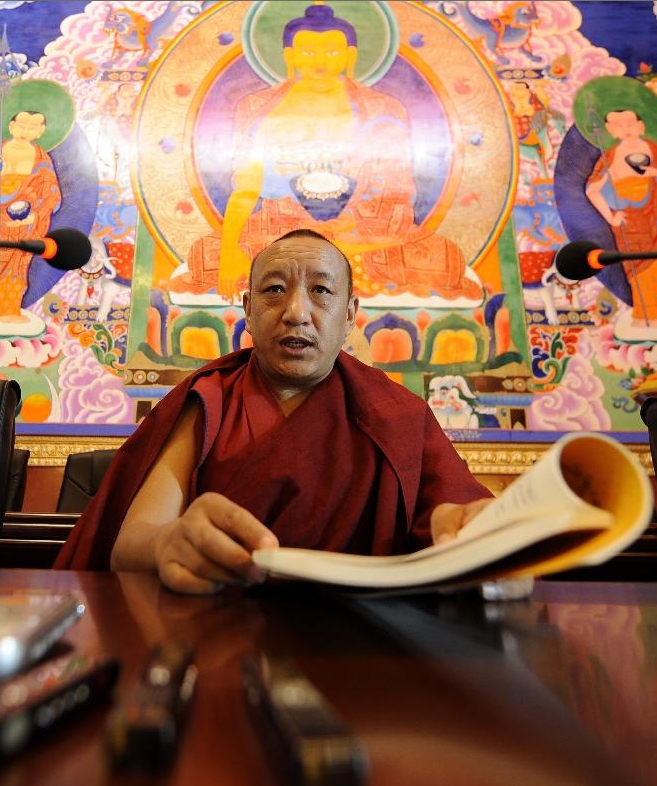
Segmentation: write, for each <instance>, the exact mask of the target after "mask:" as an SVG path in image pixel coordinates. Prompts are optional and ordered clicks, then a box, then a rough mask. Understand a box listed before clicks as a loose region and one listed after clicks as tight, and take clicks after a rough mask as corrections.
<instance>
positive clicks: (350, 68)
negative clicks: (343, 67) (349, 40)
mask: <svg viewBox="0 0 657 786" xmlns="http://www.w3.org/2000/svg"><path fill="white" fill-rule="evenodd" d="M356 60H358V50H357V49H356V47H355V46H349V47H347V76H348V77H349V79H353V78H354V71H355V69H356Z"/></svg>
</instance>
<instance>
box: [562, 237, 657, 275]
mask: <svg viewBox="0 0 657 786" xmlns="http://www.w3.org/2000/svg"><path fill="white" fill-rule="evenodd" d="M627 259H657V251H603V250H602V249H601V248H598V247H597V246H596V245H595V243H592V242H591V241H590V240H576V241H575V242H574V243H568V244H567V245H565V246H564V247H563V248H560V249H559V250H558V251H557V253H556V256H555V257H554V265H555V267H556V269H557V272H558V273H559V274H560V275H562V276H563V277H564V278H570V279H572V280H573V281H581V280H582V279H583V278H589V277H590V276H594V275H595V274H596V273H598V272H599V271H600V270H602V268H603V267H605V266H606V265H613V264H615V263H616V262H622V261H623V260H627Z"/></svg>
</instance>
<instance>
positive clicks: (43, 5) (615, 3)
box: [0, 0, 657, 76]
mask: <svg viewBox="0 0 657 786" xmlns="http://www.w3.org/2000/svg"><path fill="white" fill-rule="evenodd" d="M573 5H575V6H577V8H578V9H579V10H580V12H581V14H582V26H581V32H582V34H583V35H584V36H585V37H586V38H588V39H589V40H590V41H591V42H592V43H594V44H595V45H597V46H601V47H604V48H605V49H606V50H607V51H608V52H609V53H610V54H611V55H613V56H614V57H617V58H618V59H619V60H621V61H622V62H624V63H625V64H626V65H627V75H628V76H636V75H637V73H638V71H639V65H640V64H641V63H642V62H644V63H647V64H649V65H652V66H653V70H655V71H657V49H656V48H655V35H656V34H657V21H656V20H655V14H654V11H653V3H652V0H609V1H608V2H591V1H590V0H584V2H574V3H573ZM37 6H38V8H37ZM86 6H87V2H86V0H84V1H83V2H66V3H58V2H39V3H20V4H17V3H16V2H0V32H1V27H2V24H3V23H4V21H5V19H9V18H11V23H10V24H9V25H8V27H7V36H8V38H9V44H10V46H11V49H12V50H13V51H14V52H21V53H24V54H26V55H27V56H28V58H29V59H30V60H33V61H38V59H39V58H40V57H41V56H42V55H43V48H44V46H45V45H46V44H47V43H48V42H49V41H52V40H53V39H55V38H57V36H58V35H59V34H60V24H61V21H62V19H63V18H65V17H66V16H70V15H71V14H76V13H80V12H82V11H84V9H85V7H86ZM3 11H7V12H8V13H6V14H5V13H3ZM37 13H38V16H39V18H38V25H35V24H34V22H35V14H37Z"/></svg>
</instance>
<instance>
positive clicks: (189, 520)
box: [154, 492, 278, 594]
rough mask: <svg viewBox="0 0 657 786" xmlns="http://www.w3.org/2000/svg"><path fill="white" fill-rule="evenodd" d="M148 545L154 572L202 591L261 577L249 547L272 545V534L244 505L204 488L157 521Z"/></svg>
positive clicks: (174, 585) (184, 588) (169, 582)
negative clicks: (180, 509)
mask: <svg viewBox="0 0 657 786" xmlns="http://www.w3.org/2000/svg"><path fill="white" fill-rule="evenodd" d="M154 547H155V561H156V565H157V571H158V574H159V576H160V579H161V581H162V582H163V583H164V584H165V585H166V586H167V587H169V589H172V590H174V591H176V592H185V593H190V594H208V593H213V592H217V591H218V590H220V589H221V587H223V585H224V584H227V583H232V584H241V585H249V584H255V583H260V582H262V581H264V580H265V578H266V573H265V572H264V571H262V570H261V569H260V568H259V567H258V566H257V565H255V563H254V562H253V561H252V559H251V553H252V552H253V551H254V550H255V549H273V548H277V547H278V539H277V538H276V536H275V535H274V534H273V533H272V532H271V530H269V529H268V528H267V527H266V526H265V525H264V524H262V522H260V521H258V519H256V518H255V516H253V515H252V514H251V513H249V511H248V510H246V509H245V508H243V507H241V506H240V505H237V504H235V503H234V502H232V501H231V500H229V499H228V498H227V497H224V496H223V495H221V494H215V493H213V492H208V493H205V494H201V495H200V496H199V497H197V498H196V499H195V500H194V501H193V502H192V503H191V504H190V506H189V507H188V508H187V510H186V511H185V512H184V513H183V515H182V516H180V517H179V518H176V519H173V520H172V521H170V522H168V523H166V524H162V525H161V526H160V527H158V532H157V536H156V539H155V544H154Z"/></svg>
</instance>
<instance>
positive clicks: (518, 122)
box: [509, 80, 554, 177]
mask: <svg viewBox="0 0 657 786" xmlns="http://www.w3.org/2000/svg"><path fill="white" fill-rule="evenodd" d="M509 98H510V99H511V106H512V109H513V121H514V123H515V127H516V134H517V137H518V142H519V143H520V151H521V153H522V154H524V156H525V157H526V158H527V159H528V160H529V161H536V162H537V163H538V165H539V167H540V169H541V173H542V175H543V177H547V175H548V162H549V161H550V159H551V158H552V156H553V154H554V150H553V147H552V143H551V142H550V137H549V135H548V117H549V105H550V99H549V97H548V95H547V93H546V92H545V90H543V88H542V87H541V86H540V85H539V84H536V85H532V87H530V85H529V82H526V81H525V80H516V81H514V82H513V84H512V85H511V87H510V89H509Z"/></svg>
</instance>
